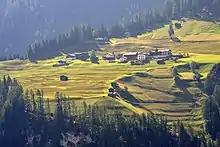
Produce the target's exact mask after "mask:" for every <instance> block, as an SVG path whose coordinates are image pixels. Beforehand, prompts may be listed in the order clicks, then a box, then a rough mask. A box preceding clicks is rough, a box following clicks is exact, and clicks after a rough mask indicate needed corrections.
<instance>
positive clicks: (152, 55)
mask: <svg viewBox="0 0 220 147" xmlns="http://www.w3.org/2000/svg"><path fill="white" fill-rule="evenodd" d="M92 52H93V53H94V52H95V51H92ZM186 56H189V55H182V54H179V55H173V53H172V50H170V49H160V50H158V49H153V50H150V51H148V52H126V53H121V54H114V53H106V54H104V55H103V56H102V59H103V60H105V61H108V62H116V61H118V63H128V62H130V63H131V65H144V64H147V63H149V62H150V61H151V60H155V61H156V62H157V64H165V61H166V60H173V61H175V62H176V61H177V60H178V59H179V58H184V57H186ZM89 57H90V54H89V53H88V52H82V53H69V54H67V55H66V60H59V61H58V62H57V63H56V64H54V65H53V66H54V67H59V66H68V65H69V63H68V62H67V61H68V60H82V61H86V60H87V59H88V58H89ZM97 58H98V57H97ZM60 80H61V81H68V77H67V76H64V75H62V76H60Z"/></svg>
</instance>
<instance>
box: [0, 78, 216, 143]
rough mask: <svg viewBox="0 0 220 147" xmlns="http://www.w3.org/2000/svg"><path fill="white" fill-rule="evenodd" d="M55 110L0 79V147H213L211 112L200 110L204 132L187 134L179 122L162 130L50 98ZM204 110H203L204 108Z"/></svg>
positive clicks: (135, 118) (39, 95) (151, 120)
mask: <svg viewBox="0 0 220 147" xmlns="http://www.w3.org/2000/svg"><path fill="white" fill-rule="evenodd" d="M53 103H54V105H55V110H52V109H51V105H50V104H51V101H50V100H49V99H48V100H45V99H44V95H43V91H41V90H37V91H33V90H27V91H25V92H24V91H23V89H22V86H21V85H19V82H18V81H16V80H15V79H11V78H10V77H3V79H2V80H1V84H0V105H1V107H0V108H1V109H0V112H1V121H0V146H4V147H15V146H16V147H60V146H62V147H67V146H73V147H219V145H220V136H219V132H220V130H219V121H217V120H219V118H220V115H219V113H218V112H216V106H214V105H213V104H211V103H208V102H207V104H206V105H205V111H204V115H205V116H209V115H211V118H207V121H210V123H207V124H208V126H207V127H206V129H205V130H204V132H201V133H196V132H194V131H193V130H187V129H185V128H184V125H183V124H182V123H181V122H176V123H173V125H168V124H167V120H166V118H165V117H164V118H163V117H157V116H156V115H153V114H147V115H146V114H143V115H141V116H140V115H136V114H133V115H131V116H124V115H122V114H121V113H120V112H118V111H116V110H115V111H114V113H109V111H108V108H107V107H104V106H97V105H92V106H91V105H87V104H86V103H85V102H84V104H83V108H78V107H77V105H76V104H75V103H74V101H72V100H69V98H68V97H66V96H64V95H62V94H60V93H56V95H55V101H53ZM206 106H207V107H206Z"/></svg>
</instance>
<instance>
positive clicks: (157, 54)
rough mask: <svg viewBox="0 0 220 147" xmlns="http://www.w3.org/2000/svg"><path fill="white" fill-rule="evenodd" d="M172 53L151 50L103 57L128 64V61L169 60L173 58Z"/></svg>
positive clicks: (167, 50)
mask: <svg viewBox="0 0 220 147" xmlns="http://www.w3.org/2000/svg"><path fill="white" fill-rule="evenodd" d="M172 55H173V54H172V51H171V50H170V49H164V50H157V49H156V50H151V51H149V52H127V53H124V54H120V55H117V56H116V55H115V54H114V53H113V54H112V53H108V54H105V55H104V56H103V59H104V60H115V59H116V58H117V59H119V60H120V62H121V63H126V62H128V61H141V62H142V61H146V60H147V61H150V60H162V59H163V60H167V59H170V58H171V57H172Z"/></svg>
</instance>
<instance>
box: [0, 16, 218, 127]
mask: <svg viewBox="0 0 220 147" xmlns="http://www.w3.org/2000/svg"><path fill="white" fill-rule="evenodd" d="M174 22H175V21H174ZM182 26H183V27H182V28H181V29H179V30H175V32H176V36H178V37H179V38H180V39H181V40H182V42H181V43H174V42H172V41H170V40H169V39H168V33H167V31H168V25H167V26H165V27H163V28H161V29H158V30H155V31H153V32H150V33H146V34H143V35H141V36H139V37H137V38H126V39H112V40H111V42H112V44H111V45H109V46H105V47H103V52H115V53H119V52H120V53H122V52H126V51H148V50H150V49H152V48H154V47H158V48H170V49H172V50H173V52H174V53H189V54H190V56H191V57H190V58H186V59H182V60H180V61H178V62H177V63H174V62H172V61H167V62H166V64H165V65H157V64H156V62H154V61H153V62H151V63H150V64H147V65H144V66H131V65H130V64H129V63H128V64H118V63H108V62H106V61H103V60H100V64H92V63H90V62H83V61H77V60H76V61H68V62H69V63H70V65H69V66H66V67H53V66H52V65H53V64H55V63H56V62H57V61H58V60H60V59H64V57H57V58H54V59H51V60H45V61H38V63H37V64H35V63H30V62H29V61H19V60H14V61H6V62H0V76H3V75H10V76H11V77H13V78H16V79H17V80H18V81H19V82H20V83H21V85H22V86H23V87H24V89H42V90H44V95H45V97H46V98H51V99H53V98H54V95H55V93H56V92H62V93H63V94H66V95H67V96H70V97H72V98H75V99H76V103H77V104H79V105H80V104H82V102H83V101H86V102H87V103H89V104H99V105H106V106H109V107H112V108H114V107H115V108H116V107H117V108H120V109H119V110H120V111H123V112H124V113H125V114H130V113H131V112H135V113H139V114H141V113H148V111H152V112H154V113H156V114H160V115H166V116H167V118H168V120H169V121H174V120H178V119H179V120H182V121H184V122H185V123H187V124H190V125H193V126H195V127H196V128H199V127H200V126H201V125H202V124H203V118H202V115H201V107H198V108H192V107H190V104H191V102H190V99H191V97H190V96H188V95H193V94H196V93H199V92H201V90H200V89H199V88H197V87H193V86H191V87H190V86H188V87H182V88H179V87H173V83H174V81H173V78H172V77H170V76H171V71H172V70H171V67H173V66H178V65H181V64H187V63H189V62H191V61H196V62H199V63H204V64H206V65H205V66H203V67H202V68H201V69H199V72H200V73H201V74H202V75H203V79H204V78H205V77H206V75H207V74H208V72H209V71H210V69H211V68H212V66H213V64H214V63H219V62H220V34H219V33H220V29H218V27H219V24H214V23H211V22H203V21H193V20H187V22H184V23H183V22H182ZM101 54H103V53H100V55H101ZM136 72H148V73H149V74H151V75H153V76H155V78H141V77H138V76H134V75H133V74H134V73H136ZM60 75H67V76H68V77H69V78H70V80H69V81H67V82H61V81H60V80H59V76H60ZM125 75H131V76H132V77H133V80H132V81H131V82H123V81H120V80H119V82H120V85H121V86H127V87H128V91H129V92H130V93H131V94H132V95H133V96H134V97H135V98H137V99H139V100H140V101H141V103H140V106H141V107H135V106H134V105H132V104H131V103H130V102H129V101H126V100H124V99H112V98H109V97H107V90H108V88H109V87H110V84H111V82H113V81H117V80H118V79H121V78H122V77H124V76H125ZM180 75H181V76H182V77H181V79H182V80H192V76H193V74H192V73H191V71H185V72H181V73H180ZM191 84H193V83H191ZM177 92H179V93H183V96H180V97H178V96H175V95H174V93H177ZM184 96H185V97H184ZM149 101H151V102H149Z"/></svg>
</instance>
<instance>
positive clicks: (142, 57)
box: [137, 53, 147, 61]
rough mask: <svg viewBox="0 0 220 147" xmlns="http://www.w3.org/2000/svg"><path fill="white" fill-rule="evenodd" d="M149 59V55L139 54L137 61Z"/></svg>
mask: <svg viewBox="0 0 220 147" xmlns="http://www.w3.org/2000/svg"><path fill="white" fill-rule="evenodd" d="M146 59H147V55H146V54H145V53H138V55H137V60H138V61H144V60H146Z"/></svg>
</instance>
